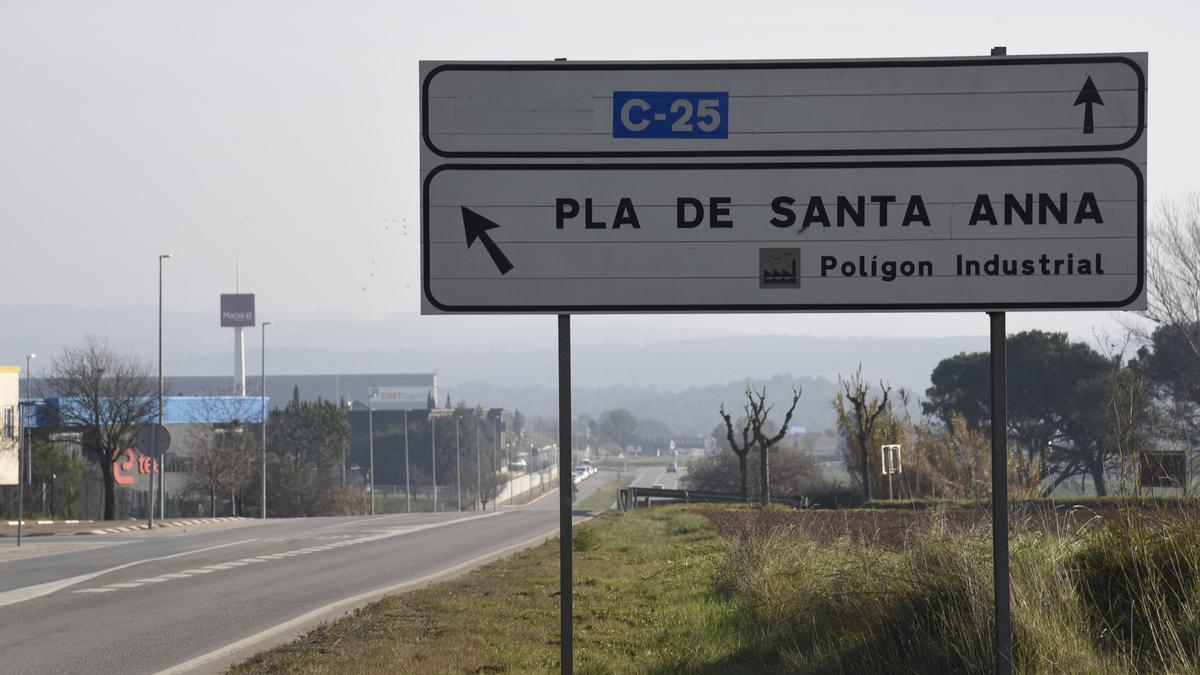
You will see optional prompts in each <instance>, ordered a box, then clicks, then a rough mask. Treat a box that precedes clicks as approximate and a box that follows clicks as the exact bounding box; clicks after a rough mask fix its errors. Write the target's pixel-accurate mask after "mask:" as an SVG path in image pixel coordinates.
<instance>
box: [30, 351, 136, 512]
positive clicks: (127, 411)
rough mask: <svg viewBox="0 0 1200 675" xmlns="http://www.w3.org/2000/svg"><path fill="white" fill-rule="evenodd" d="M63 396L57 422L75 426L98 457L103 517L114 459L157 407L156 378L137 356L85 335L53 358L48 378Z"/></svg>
mask: <svg viewBox="0 0 1200 675" xmlns="http://www.w3.org/2000/svg"><path fill="white" fill-rule="evenodd" d="M47 380H48V384H49V386H50V389H51V390H53V391H54V392H55V393H57V394H58V395H59V396H60V397H61V398H62V399H63V400H62V403H61V404H60V405H59V409H58V414H59V422H60V424H61V425H62V426H64V427H73V428H75V429H78V430H79V431H80V432H81V433H82V435H83V444H84V446H85V447H87V448H89V449H91V450H94V451H95V452H96V454H97V455H98V457H99V462H100V473H101V476H102V477H103V479H104V519H105V520H112V519H113V517H114V513H113V511H114V508H113V507H114V503H115V499H114V487H115V480H114V478H113V472H112V467H113V462H115V461H116V460H117V457H118V455H120V454H121V453H123V452H124V451H125V449H126V448H128V447H129V445H130V444H131V443H132V442H133V436H134V433H136V431H137V428H138V427H139V426H141V425H142V424H145V423H147V422H150V421H151V420H153V419H154V415H155V413H156V412H157V409H158V408H157V399H156V396H157V393H158V386H157V383H156V382H154V380H153V379H152V378H151V377H150V368H149V366H147V365H146V364H145V363H143V362H142V361H140V360H139V359H138V358H137V357H135V356H132V355H127V354H120V353H118V352H116V351H114V350H113V348H112V347H111V346H110V345H109V344H108V341H107V340H104V339H102V338H96V337H95V336H91V335H89V336H87V338H86V340H85V341H84V344H83V346H82V347H66V348H64V349H63V351H62V353H61V354H59V355H58V356H56V357H54V359H53V361H52V362H51V364H50V376H49V378H47Z"/></svg>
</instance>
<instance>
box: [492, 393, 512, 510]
mask: <svg viewBox="0 0 1200 675" xmlns="http://www.w3.org/2000/svg"><path fill="white" fill-rule="evenodd" d="M499 449H500V416H499V415H496V417H495V418H494V419H493V420H492V472H493V473H495V472H496V468H497V464H496V452H497V451H499ZM506 484H507V483H506ZM508 487H512V486H511V485H509V486H508ZM499 496H500V495H499V493H497V494H496V495H495V496H494V497H492V510H493V511H494V510H496V507H497V506H498V505H497V504H496V499H497V498H498V497H499Z"/></svg>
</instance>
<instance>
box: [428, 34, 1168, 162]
mask: <svg viewBox="0 0 1200 675" xmlns="http://www.w3.org/2000/svg"><path fill="white" fill-rule="evenodd" d="M421 105H422V108H421V112H422V115H421V119H422V126H421V132H422V138H423V141H424V144H423V145H424V148H425V150H426V151H427V152H429V153H431V154H432V155H433V156H436V157H442V158H467V157H474V158H497V157H541V158H567V157H570V158H581V157H588V158H598V157H651V156H653V157H664V156H668V157H686V156H707V157H719V156H724V157H732V156H746V157H801V156H838V155H843V156H844V155H910V154H959V155H962V154H972V155H976V154H992V153H1062V152H1112V151H1117V150H1122V149H1125V148H1128V147H1130V146H1132V145H1133V144H1135V143H1136V142H1137V141H1138V140H1139V138H1140V136H1141V134H1142V131H1143V130H1144V129H1145V126H1146V124H1145V122H1146V55H1145V54H1103V55H1090V56H1089V55H1077V56H1044V57H978V58H974V57H972V58H953V59H891V60H886V61H877V60H875V61H866V60H844V61H798V62H773V61H764V62H699V63H586V62H579V63H573V62H567V63H546V62H542V63H441V64H439V63H435V62H426V63H422V64H421ZM424 161H425V160H424V159H423V162H424Z"/></svg>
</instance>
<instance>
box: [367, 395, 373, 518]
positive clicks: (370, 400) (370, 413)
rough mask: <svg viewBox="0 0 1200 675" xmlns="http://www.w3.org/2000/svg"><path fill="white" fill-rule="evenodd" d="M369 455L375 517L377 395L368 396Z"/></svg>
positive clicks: (370, 485) (370, 486)
mask: <svg viewBox="0 0 1200 675" xmlns="http://www.w3.org/2000/svg"><path fill="white" fill-rule="evenodd" d="M367 454H368V455H369V459H368V462H369V463H370V466H369V467H368V468H367V473H368V474H369V475H370V480H369V483H368V485H369V489H370V490H371V515H375V394H374V393H371V394H367Z"/></svg>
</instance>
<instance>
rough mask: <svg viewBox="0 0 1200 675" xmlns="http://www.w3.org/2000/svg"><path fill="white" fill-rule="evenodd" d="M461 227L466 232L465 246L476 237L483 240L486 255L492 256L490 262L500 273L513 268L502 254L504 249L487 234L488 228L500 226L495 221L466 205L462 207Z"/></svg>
mask: <svg viewBox="0 0 1200 675" xmlns="http://www.w3.org/2000/svg"><path fill="white" fill-rule="evenodd" d="M462 216H463V227H464V228H465V229H466V232H467V248H471V244H474V243H475V240H476V239H478V240H480V241H482V242H483V247H484V248H486V249H487V252H488V255H490V256H492V262H494V263H496V268H497V269H499V270H500V274H508V272H509V270H511V269H512V268H513V264H512V262H510V261H509V259H508V256H506V255H504V251H501V250H500V247H499V246H497V245H496V242H494V241H492V235H490V234H488V230H494V229H496V228H497V227H500V226H499V225H497V224H496V223H493V222H492V221H490V220H488V219H487V218H484V217H483V216H481V215H479V214H478V213H475V212H474V211H472V210H471V209H468V208H467V207H465V206H464V207H462Z"/></svg>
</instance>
